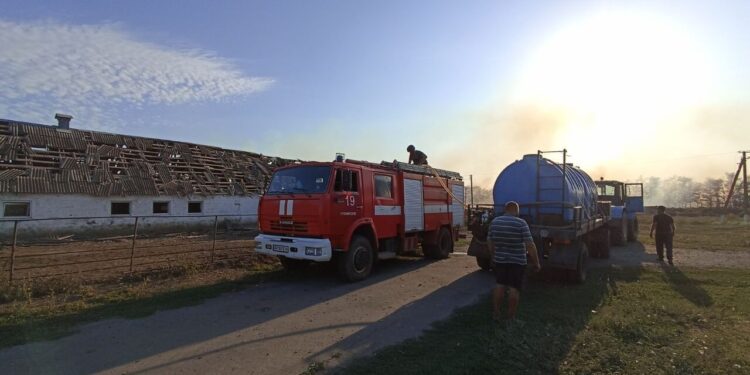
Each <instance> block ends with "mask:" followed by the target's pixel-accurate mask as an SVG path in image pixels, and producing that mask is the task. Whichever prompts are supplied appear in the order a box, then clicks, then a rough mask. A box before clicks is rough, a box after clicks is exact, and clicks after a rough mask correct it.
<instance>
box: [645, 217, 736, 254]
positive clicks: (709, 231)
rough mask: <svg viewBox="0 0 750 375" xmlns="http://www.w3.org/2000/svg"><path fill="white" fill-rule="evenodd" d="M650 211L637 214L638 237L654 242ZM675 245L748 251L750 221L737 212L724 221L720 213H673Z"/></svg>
mask: <svg viewBox="0 0 750 375" xmlns="http://www.w3.org/2000/svg"><path fill="white" fill-rule="evenodd" d="M651 218H652V216H651V215H647V214H641V215H638V224H639V229H640V234H639V236H638V239H639V240H640V241H641V242H642V243H643V244H644V245H646V246H655V244H654V240H653V239H652V238H650V237H649V230H650V228H651ZM673 218H674V221H675V227H676V230H675V237H674V247H675V248H678V249H696V250H722V251H748V250H750V224H745V223H744V222H743V221H742V219H741V218H740V217H738V216H736V215H727V216H726V217H725V218H724V221H723V222H722V220H721V217H719V216H681V215H674V216H673Z"/></svg>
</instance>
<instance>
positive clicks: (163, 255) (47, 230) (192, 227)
mask: <svg viewBox="0 0 750 375" xmlns="http://www.w3.org/2000/svg"><path fill="white" fill-rule="evenodd" d="M256 233H257V215H213V216H196V215H190V216H126V217H115V216H113V217H86V218H56V219H22V220H3V221H0V270H2V272H3V273H5V274H6V275H7V280H9V281H10V282H11V283H12V282H13V281H14V280H21V279H37V278H49V277H64V276H75V275H78V276H81V277H87V278H101V277H111V276H115V275H120V274H127V273H134V272H143V271H149V270H154V269H160V268H166V267H171V266H175V265H180V264H214V263H218V262H227V261H241V260H244V259H250V258H252V257H256V256H257V255H256V254H254V253H253V251H252V249H253V241H252V240H253V237H254V236H255V234H256Z"/></svg>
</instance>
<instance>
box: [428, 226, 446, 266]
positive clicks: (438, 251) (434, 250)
mask: <svg viewBox="0 0 750 375" xmlns="http://www.w3.org/2000/svg"><path fill="white" fill-rule="evenodd" d="M452 251H453V237H452V236H451V232H450V231H449V230H448V228H445V227H443V228H440V232H438V238H437V243H436V244H432V245H428V244H424V245H423V252H424V255H425V256H427V257H428V258H432V259H445V258H448V257H449V256H450V254H451V252H452Z"/></svg>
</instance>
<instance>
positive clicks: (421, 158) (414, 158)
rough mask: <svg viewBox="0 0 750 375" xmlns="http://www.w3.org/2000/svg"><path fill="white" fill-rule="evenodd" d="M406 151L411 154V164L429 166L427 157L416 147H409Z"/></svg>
mask: <svg viewBox="0 0 750 375" xmlns="http://www.w3.org/2000/svg"><path fill="white" fill-rule="evenodd" d="M406 151H408V152H409V164H412V163H414V165H427V155H426V154H425V153H424V152H422V151H419V150H417V149H416V148H414V145H409V147H407V148H406Z"/></svg>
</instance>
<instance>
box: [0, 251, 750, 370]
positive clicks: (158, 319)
mask: <svg viewBox="0 0 750 375" xmlns="http://www.w3.org/2000/svg"><path fill="white" fill-rule="evenodd" d="M675 256H676V262H677V265H678V266H680V265H685V266H701V267H750V254H748V253H747V252H744V251H738V252H726V251H725V252H716V253H713V252H705V251H703V252H701V251H690V250H676V255H675ZM655 264H656V262H655V255H654V254H653V250H651V249H644V247H643V246H642V245H641V244H640V243H635V244H630V245H629V246H627V247H620V248H614V249H613V251H612V258H611V259H610V260H592V261H591V266H593V267H609V266H635V265H645V266H648V265H655ZM491 285H492V276H491V274H489V273H486V272H480V271H478V268H477V267H476V264H475V262H474V258H471V257H467V256H465V255H462V254H454V255H453V256H452V257H451V258H450V259H447V260H444V261H440V262H428V261H425V260H421V259H412V258H403V259H396V260H393V261H388V262H383V263H382V264H381V266H380V267H379V269H378V270H377V272H376V273H375V274H374V275H373V277H371V278H370V279H368V280H367V281H365V282H363V283H356V284H344V283H341V282H339V281H338V280H337V279H336V278H335V277H334V276H332V275H329V274H327V273H325V272H322V271H318V272H312V273H311V274H310V275H305V276H303V277H300V278H298V279H295V280H294V281H285V282H274V283H268V284H262V285H257V286H254V287H251V288H249V289H246V290H244V291H241V292H235V293H229V294H225V295H223V296H220V297H217V298H214V299H211V300H208V301H206V302H205V303H203V304H201V305H197V306H192V307H185V308H181V309H176V310H168V311H162V312H159V313H157V314H154V315H152V316H149V317H146V318H143V319H137V320H125V319H111V320H105V321H100V322H97V323H92V324H87V325H84V326H82V327H81V328H80V331H79V332H78V333H76V334H74V335H71V336H68V337H64V338H61V339H58V340H55V341H47V342H38V343H31V344H27V345H22V346H17V347H13V348H8V349H5V350H2V351H0V363H2V364H3V365H2V366H3V367H2V371H3V372H7V371H8V370H10V373H19V374H27V373H33V374H44V373H55V374H79V373H95V372H101V373H110V374H122V373H195V374H198V373H201V374H202V373H243V374H298V373H300V372H302V371H304V370H305V369H306V368H308V366H309V365H311V364H313V363H317V362H320V363H323V364H324V365H325V367H326V368H331V367H334V366H335V365H337V364H338V363H341V362H342V361H347V360H350V359H352V358H356V357H357V356H359V355H363V354H369V353H373V352H374V351H376V350H377V349H379V348H382V347H384V346H387V345H390V344H394V343H397V342H400V341H403V340H404V339H407V338H411V337H415V336H418V335H419V334H420V333H421V332H422V331H423V330H424V329H426V328H428V327H429V326H430V325H431V324H432V323H433V322H435V321H439V320H442V319H445V318H447V317H448V316H449V315H450V314H451V312H452V311H453V310H455V309H456V308H459V307H461V306H465V305H468V304H471V303H473V302H475V301H476V300H477V299H478V298H480V297H482V296H485V295H486V293H487V292H488V291H489V288H490V286H491Z"/></svg>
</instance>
